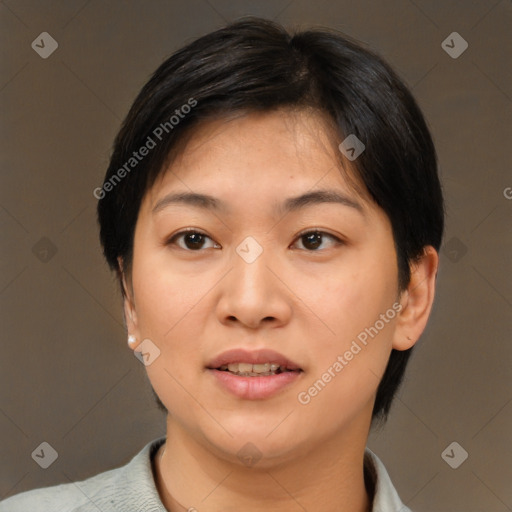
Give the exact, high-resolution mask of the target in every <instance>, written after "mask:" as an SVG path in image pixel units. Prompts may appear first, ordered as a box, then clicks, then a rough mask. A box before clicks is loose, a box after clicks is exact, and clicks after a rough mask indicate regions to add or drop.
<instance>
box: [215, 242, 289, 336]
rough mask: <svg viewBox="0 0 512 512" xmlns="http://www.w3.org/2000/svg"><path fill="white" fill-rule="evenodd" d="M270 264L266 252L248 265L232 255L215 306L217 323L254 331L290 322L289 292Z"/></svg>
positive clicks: (274, 267) (237, 256) (270, 261)
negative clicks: (229, 268) (237, 324)
mask: <svg viewBox="0 0 512 512" xmlns="http://www.w3.org/2000/svg"><path fill="white" fill-rule="evenodd" d="M272 261H274V262H275V258H273V257H272V254H270V251H266V250H263V252H262V253H261V254H260V255H259V256H258V257H257V258H256V259H255V260H254V261H252V262H248V261H246V260H245V259H244V258H243V257H242V256H240V255H239V254H238V253H236V252H235V253H234V254H233V257H232V262H231V263H232V267H231V271H230V272H229V273H228V274H227V275H226V277H225V278H224V279H223V280H222V282H221V290H220V293H221V295H220V298H219V301H218V303H217V317H218V319H219V321H220V322H221V323H223V324H225V325H232V324H234V323H239V324H241V325H243V326H245V327H248V328H250V329H257V328H260V327H264V326H265V325H268V326H272V327H280V326H283V325H285V324H287V323H288V322H289V321H290V318H291V314H292V300H293V299H292V293H291V292H290V290H289V289H288V288H287V286H286V285H285V284H284V282H283V281H284V280H283V277H282V276H280V275H279V274H280V273H279V270H278V269H277V266H276V265H275V264H274V265H272Z"/></svg>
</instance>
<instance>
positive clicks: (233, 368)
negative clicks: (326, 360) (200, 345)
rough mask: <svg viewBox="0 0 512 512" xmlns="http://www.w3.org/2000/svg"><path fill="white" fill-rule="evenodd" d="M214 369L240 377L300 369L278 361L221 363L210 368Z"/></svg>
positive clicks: (276, 373) (275, 373)
mask: <svg viewBox="0 0 512 512" xmlns="http://www.w3.org/2000/svg"><path fill="white" fill-rule="evenodd" d="M212 369H214V370H219V371H221V372H229V373H231V374H233V375H238V376H240V377H265V376H269V375H279V374H280V373H285V372H300V371H302V370H301V369H300V368H298V369H291V368H288V367H287V366H286V365H281V364H279V363H270V362H269V363H258V364H252V363H230V364H223V365H222V366H219V367H218V368H212Z"/></svg>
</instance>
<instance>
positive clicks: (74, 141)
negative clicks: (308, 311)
mask: <svg viewBox="0 0 512 512" xmlns="http://www.w3.org/2000/svg"><path fill="white" fill-rule="evenodd" d="M0 14H1V23H2V31H1V33H2V44H1V52H2V69H3V73H2V77H1V82H0V97H1V103H2V109H3V112H4V113H3V117H2V121H3V123H2V128H3V129H2V139H1V140H2V153H1V154H2V187H1V196H0V222H1V228H2V244H1V247H2V253H1V254H2V255H1V265H2V273H1V276H0V298H1V305H2V311H3V313H2V329H1V334H2V338H3V339H2V351H1V374H0V378H1V381H0V385H1V390H2V392H1V402H0V434H1V440H0V450H1V451H0V461H1V469H0V498H5V497H7V496H10V495H12V494H15V493H18V492H21V491H24V490H28V489H32V488H36V487H42V486H47V485H53V484H56V483H61V482H68V481H69V480H78V479H83V478H86V477H88V476H91V475H93V474H96V473H98V472H100V471H104V470H106V469H110V468H112V467H115V466H118V465H121V464H124V463H126V462H127V461H128V460H129V459H130V458H131V457H132V456H133V455H134V454H135V453H136V452H137V451H138V450H139V449H140V448H141V447H142V446H143V445H144V444H145V443H147V442H148V441H149V440H151V439H153V438H155V437H158V436H160V435H163V434H164V433H165V431H164V417H163V415H162V413H160V412H159V411H158V410H157V409H156V405H155V403H154V400H153V398H152V395H151V392H150V389H149V384H148V382H147V381H146V378H145V371H144V367H143V366H142V365H141V364H140V363H139V361H138V360H137V359H136V358H134V357H133V355H132V352H131V351H130V350H129V349H128V348H127V346H126V336H125V330H124V326H123V320H122V310H121V302H120V297H119V295H118V291H117V284H116V283H115V282H114V278H113V276H111V275H110V274H109V272H108V271H107V267H106V264H105V263H104V262H103V260H102V256H101V254H100V248H99V243H98V236H97V227H96V221H95V207H96V199H95V198H94V197H93V194H92V192H93V189H94V188H95V187H97V186H100V185H101V180H102V177H103V174H104V171H105V168H106V165H107V161H108V157H109V152H110V148H111V144H112V141H113V137H114V135H115V133H116V131H117V129H118V127H119V124H120V121H121V119H122V118H123V117H124V115H125V114H126V112H127V109H128V108H129V105H130V103H131V101H132V100H133V99H134V97H135V95H136V93H137V92H138V90H139V89H140V87H141V86H142V85H143V84H144V82H145V81H146V80H147V78H148V76H149V74H150V73H151V72H152V71H153V70H154V69H155V68H156V67H157V66H158V65H159V64H160V63H161V62H162V60H163V59H164V58H165V57H166V56H168V55H169V54H170V53H172V52H173V51H174V50H176V49H177V48H178V47H180V46H181V45H183V44H184V43H186V42H189V41H190V40H191V39H193V38H195V37H197V36H200V35H202V34H204V33H206V32H208V31H211V30H213V29H215V28H218V27H220V26H222V25H224V24H225V23H226V21H229V20H232V19H234V18H236V17H238V16H242V15H245V14H256V15H262V16H266V17H269V18H272V19H276V20H278V21H281V22H284V23H286V24H293V25H297V26H301V27H304V28H305V27H308V26H312V25H325V26H329V27H332V28H335V29H339V30H342V31H344V32H346V33H347V34H349V35H351V36H353V37H355V38H357V39H360V40H363V41H366V42H368V43H370V45H371V46H373V47H374V48H375V49H376V50H377V51H379V52H380V53H381V54H382V55H383V56H384V57H385V58H386V59H387V60H388V61H389V62H390V63H391V64H392V65H394V66H395V68H396V69H397V70H398V72H399V73H400V75H401V76H402V77H403V78H404V80H405V81H406V82H407V83H408V84H409V85H410V86H411V87H412V89H413V92H414V94H415V95H416V97H417V99H418V101H419V103H420V105H421V107H422V108H423V110H424V112H425V115H426V117H427V119H428V121H429V124H430V126H431V128H432V131H433V135H434V138H435V141H436V144H437V149H438V153H439V161H440V168H441V173H442V180H443V184H444V190H445V195H446V201H447V229H446V237H445V245H444V248H443V250H442V258H441V270H440V275H439V283H438V295H437V299H436V304H435V308H434V312H433V315H432V318H431V321H430V325H429V327H428V328H427V331H426V333H425V335H424V336H423V338H422V340H421V341H420V342H419V343H418V345H417V348H416V352H415V354H414V356H413V358H412V361H411V364H410V366H409V369H408V373H407V380H406V382H405V385H404V386H403V388H402V389H401V391H400V394H399V397H398V398H397V400H396V402H395V404H394V406H393V409H392V414H391V417H390V420H389V422H388V424H387V426H386V427H385V428H384V429H383V430H381V431H380V432H378V433H373V434H372V435H371V437H370V440H369V446H370V448H372V449H373V450H374V451H375V452H376V453H377V454H378V455H379V456H380V457H381V459H382V460H383V461H384V463H385V465H386V466H387V468H388V471H389V473H390V475H391V478H392V480H393V482H394V484H395V486H396V487H397V490H398V492H399V494H400V496H401V497H402V499H403V501H404V502H405V503H406V504H408V505H409V506H410V507H411V508H413V509H414V510H416V511H419V512H423V511H424V512H426V511H429V512H430V511H443V512H444V511H446V512H448V511H450V512H454V511H460V512H462V511H464V512H473V511H486V512H501V511H507V510H512V486H511V485H510V482H512V469H511V446H512V443H511V439H510V437H511V436H510V432H512V421H511V416H512V403H511V394H512V393H511V383H510V365H511V359H512V358H511V351H512V343H511V340H510V331H511V311H512V286H511V277H510V275H511V257H510V255H511V254H512V247H511V245H512V244H511V241H512V236H511V229H510V227H511V225H512V223H511V209H512V200H510V199H507V198H506V197H505V195H507V194H508V193H507V190H508V191H509V192H510V195H509V197H510V196H512V190H511V189H507V188H508V187H512V176H511V172H510V169H511V165H510V164H511V158H510V152H511V149H512V137H511V135H512V129H511V120H512V116H511V110H512V66H511V62H512V37H511V33H512V2H510V1H505V0H503V1H498V2H496V1H494V0H493V1H491V0H479V1H477V0H475V1H471V2H469V1H456V0H451V1H441V0H439V1H435V2H434V1H426V0H425V1H424V0H414V1H412V0H393V1H388V2H381V1H374V2H372V1H358V2H356V1H353V2H349V1H316V2H313V1H311V0H276V1H272V2H269V1H240V2H234V1H231V0H187V1H177V0H167V1H163V0H162V1H157V0H154V1H148V2H141V1H139V2H136V1H112V2H102V1H98V0H92V1H83V0H82V1H66V2H65V1H63V0H61V1H57V0H49V1H48V0H47V1H45V2H39V1H35V0H18V1H8V0H6V1H4V2H2V4H0ZM454 31H456V32H458V33H459V34H460V35H461V36H462V37H463V38H464V39H465V40H466V41H467V42H468V43H469V48H468V49H467V50H466V51H465V52H464V53H463V54H462V55H461V56H460V57H458V58H457V59H453V58H451V57H450V56H449V55H448V54H447V53H446V52H445V51H444V50H443V48H442V46H441V43H442V41H443V40H445V39H446V38H447V36H448V35H449V34H451V33H452V32H454ZM41 32H48V33H50V34H51V36H52V37H53V38H55V39H56V40H57V42H58V44H59V47H58V49H57V50H56V51H55V53H53V54H52V55H51V56H50V57H48V58H47V59H42V58H41V57H40V56H39V55H38V54H37V53H36V52H35V51H34V50H33V49H32V48H31V43H32V41H33V40H35V39H36V37H37V36H38V35H39V34H40V33H41ZM41 239H42V240H41ZM55 251H56V252H55ZM54 252H55V254H53V253H54ZM42 441H47V442H48V443H50V444H51V445H52V446H53V447H54V448H55V449H56V450H57V452H58V454H59V457H58V459H57V460H56V461H55V463H54V464H52V466H50V467H49V468H48V469H46V470H43V469H41V468H40V467H39V466H38V465H37V464H36V463H35V462H34V460H32V458H31V453H32V452H33V451H34V449H35V448H36V447H37V446H38V445H39V444H40V443H41V442H42ZM452 441H457V442H458V443H459V444H460V445H462V446H463V447H464V449H465V450H466V451H467V452H468V453H469V457H468V459H467V460H466V461H465V462H464V463H463V464H462V465H461V466H460V467H459V468H458V469H452V468H451V467H449V466H448V465H447V463H446V462H445V461H444V460H443V459H442V457H441V453H442V452H443V450H444V449H445V448H446V447H447V446H448V445H449V444H450V443H451V442H452ZM310 512H313V511H310Z"/></svg>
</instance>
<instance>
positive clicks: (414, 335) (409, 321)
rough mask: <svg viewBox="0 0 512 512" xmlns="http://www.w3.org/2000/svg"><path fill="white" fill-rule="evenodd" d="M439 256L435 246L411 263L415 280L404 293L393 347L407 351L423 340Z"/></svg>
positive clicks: (432, 300)
mask: <svg viewBox="0 0 512 512" xmlns="http://www.w3.org/2000/svg"><path fill="white" fill-rule="evenodd" d="M438 266H439V255H438V253H437V251H436V250H435V249H434V248H433V247H432V246H430V245H429V246H427V247H425V249H424V252H423V255H422V256H421V258H420V259H419V260H418V261H416V262H414V263H413V264H412V266H411V280H410V282H409V285H408V286H407V289H406V290H404V291H403V292H402V293H401V295H400V305H401V309H400V312H399V314H398V317H397V323H396V328H395V332H394V335H393V348H394V349H396V350H407V349H409V348H411V347H412V346H413V345H414V344H415V343H416V342H417V341H418V339H419V337H420V336H421V334H422V332H423V331H424V329H425V326H426V325H427V320H428V317H429V315H430V311H431V309H432V304H433V302H434V292H435V286H436V276H437V269H438Z"/></svg>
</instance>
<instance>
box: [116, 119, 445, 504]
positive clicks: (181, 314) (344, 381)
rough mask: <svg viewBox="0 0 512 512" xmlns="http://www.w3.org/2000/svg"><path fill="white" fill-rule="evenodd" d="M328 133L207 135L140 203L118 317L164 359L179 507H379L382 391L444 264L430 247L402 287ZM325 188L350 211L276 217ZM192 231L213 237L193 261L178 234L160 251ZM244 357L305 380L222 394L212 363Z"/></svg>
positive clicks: (158, 370)
mask: <svg viewBox="0 0 512 512" xmlns="http://www.w3.org/2000/svg"><path fill="white" fill-rule="evenodd" d="M328 134H329V130H328V129H327V126H326V124H325V122H324V120H323V119H322V117H321V116H320V115H319V114H316V113H313V112H306V111H300V112H290V111H281V112H273V113H259V114H248V115H246V116H242V117H238V118H235V119H231V120H229V121H226V120H215V121H208V122H204V123H203V124H202V125H201V126H200V127H199V128H198V129H196V131H195V132H194V136H193V137H191V138H189V140H188V141H187V143H186V145H185V147H184V148H183V149H182V151H181V152H180V154H179V156H178V157H177V158H175V159H174V160H173V161H172V163H171V164H170V166H169V168H168V170H167V171H166V172H165V173H164V174H163V175H162V177H161V179H159V180H158V181H157V182H156V183H155V184H154V186H153V187H152V188H151V189H150V190H149V191H148V193H147V194H146V195H145V197H144V200H143V202H142V205H141V208H140V212H139V217H138V221H137V224H136V229H135V238H134V256H133V263H132V267H131V269H130V273H129V274H128V273H127V274H126V275H125V276H124V285H125V293H126V297H125V304H124V305H125V316H126V322H127V328H128V332H129V333H130V334H132V335H134V336H136V339H137V342H140V341H141V340H143V339H146V338H149V339H150V340H151V341H152V342H153V343H154V344H155V345H156V346H157V347H158V348H159V349H160V351H161V353H160V356H159V357H158V358H157V359H155V360H154V362H153V363H152V364H150V365H149V366H147V367H146V369H147V372H148V377H149V379H150V381H151V384H152V386H153V387H154V389H155V391H156V393H157V394H158V396H159V397H160V399H161V401H162V402H163V403H164V405H165V406H166V408H167V409H168V411H169V414H168V417H167V442H166V444H165V445H164V446H163V447H162V449H161V450H160V453H159V454H158V456H157V458H156V461H155V480H156V484H157V487H158V490H159V492H160V496H161V498H162V501H163V503H164V505H165V506H166V508H167V509H168V510H170V511H172V512H175V511H179V510H187V509H188V508H189V507H195V508H196V509H197V510H198V511H199V512H203V511H208V512H216V511H221V510H222V511H224V512H225V511H227V510H245V511H248V512H251V511H261V510H266V511H267V512H271V511H277V510H280V511H282V510H287V511H290V512H292V511H303V510H304V509H306V510H323V511H324V512H330V511H332V512H334V511H337V512H339V511H340V510H343V511H358V512H362V511H368V510H371V507H370V500H369V496H368V493H367V491H366V489H365V486H364V480H363V455H364V449H365V445H366V441H367V437H368V432H369V427H370V421H371V412H372V407H373V403H374V400H375V393H376V390H377V386H378V384H379V381H380V378H381V376H382V374H383V373H384V369H385V367H386V363H387V361H388V358H389V355H390V352H391V349H392V348H395V349H397V350H405V349H407V348H410V347H411V346H412V345H413V344H414V343H415V342H416V340H417V339H418V338H419V336H420V335H421V333H422V331H423V329H424V327H425V324H426V322H427V318H428V315H429V313H430V309H431V306H432V301H433V298H434V287H435V276H436V272H437V266H438V256H437V253H436V251H435V250H434V249H433V248H432V247H426V248H425V253H424V255H423V257H422V258H421V259H420V260H419V261H418V262H417V263H416V264H415V265H414V266H413V267H412V276H411V282H410V284H409V286H408V288H407V289H406V290H404V291H402V292H400V291H399V290H398V285H397V282H398V269H397V258H396V252H395V247H394V242H393V234H392V231H391V225H390V222H389V219H388V218H387V216H386V215H385V213H384V212H383V211H382V210H381V209H380V208H378V207H377V206H376V205H375V204H374V203H372V202H371V201H370V199H369V198H368V196H366V195H365V193H364V192H362V193H361V192H360V193H356V191H355V190H354V187H353V183H352V182H349V181H347V179H346V176H347V172H350V167H349V164H350V162H348V161H345V162H344V164H343V165H344V167H345V171H342V170H341V169H340V154H339V151H338V149H337V148H336V145H334V144H333V143H332V138H331V137H330V136H329V135H328ZM350 183H352V185H351V184H350ZM319 189H330V190H335V191H337V192H339V193H342V194H344V195H345V196H346V197H348V198H350V200H351V201H353V202H357V203H358V204H359V205H360V209H358V208H355V207H352V206H347V205H344V204H339V203H322V204H310V205H307V206H305V207H303V208H300V209H298V210H296V211H292V212H288V213H286V214H283V213H282V212H281V213H279V212H277V211H276V210H275V208H276V205H280V204H281V203H282V202H283V201H284V200H285V199H286V198H289V197H293V196H298V195H300V194H303V193H306V192H311V191H313V190H319ZM359 190H360V191H361V190H364V188H363V187H359ZM171 192H197V193H204V194H209V195H211V196H214V197H215V198H217V199H219V200H221V201H222V202H223V203H225V205H226V208H225V210H219V211H213V210H209V209H205V208H200V207H198V206H192V205H187V204H169V205H167V206H166V207H163V208H161V209H160V210H158V211H157V212H156V213H153V212H152V210H153V208H154V206H155V205H156V204H157V203H158V201H159V200H161V199H162V198H163V197H165V196H166V195H167V194H169V193H171ZM189 227H193V228H196V229H197V230H199V231H200V232H202V233H204V234H205V235H206V238H204V245H203V248H199V249H193V248H192V249H190V248H188V249H187V247H197V245H196V246H194V245H193V244H191V243H190V239H189V238H188V239H187V237H184V236H182V237H179V238H178V239H174V242H173V243H168V242H169V240H170V239H171V238H172V235H174V234H176V233H178V232H179V231H181V230H183V229H184V228H189ZM315 229H316V230H319V231H324V232H326V233H327V234H326V235H323V237H322V238H321V245H320V246H319V247H318V248H315V246H312V244H311V242H309V243H308V239H307V238H306V237H301V236H299V235H301V234H303V232H304V231H306V232H309V231H312V230H315ZM329 235H333V236H334V237H337V238H338V239H339V240H340V242H339V243H337V242H336V240H335V239H333V238H331V237H330V236H329ZM248 236H251V237H253V238H254V239H255V240H256V241H257V242H258V243H259V245H260V246H261V247H262V248H263V252H262V254H261V255H260V256H259V257H258V258H257V259H256V260H255V261H254V262H253V263H250V264H249V263H247V262H246V261H244V259H242V258H241V257H240V256H239V255H238V254H237V252H236V248H237V246H238V245H239V244H240V243H241V242H242V241H243V240H244V239H245V238H246V237H248ZM196 240H197V238H196ZM187 242H188V246H187ZM119 262H120V265H121V267H122V260H120V261H119ZM397 301H398V302H399V303H400V307H401V311H400V312H399V314H397V315H396V316H395V317H394V318H393V319H392V320H390V321H389V322H388V323H386V324H385V327H384V328H383V329H381V330H380V331H379V333H378V335H377V336H375V337H374V338H373V339H370V340H369V342H368V344H367V346H365V347H364V348H362V350H361V351H360V352H359V353H358V354H357V355H356V356H354V358H353V359H352V360H351V361H350V362H349V363H348V364H347V365H346V366H345V367H344V368H343V370H342V371H341V372H339V373H338V374H337V375H336V377H335V378H333V379H332V380H331V381H330V382H329V383H328V384H327V385H326V386H325V388H324V389H323V390H322V391H321V392H319V393H318V394H317V395H316V396H315V397H313V398H312V399H311V401H310V402H309V403H308V404H307V405H303V404H301V403H299V401H298V398H297V395H298V393H299V392H301V391H307V389H308V388H309V387H310V386H311V385H312V384H313V383H314V382H315V381H316V380H317V379H319V378H320V377H321V376H322V374H324V373H325V372H326V371H327V369H328V368H329V367H331V366H332V365H333V363H334V362H335V361H336V359H337V357H338V355H340V354H343V353H344V352H346V351H347V350H348V349H349V348H350V345H351V343H352V341H353V340H354V339H356V337H357V335H358V334H359V333H360V332H362V331H364V329H365V328H367V327H369V326H373V325H374V324H375V322H376V320H378V319H379V315H381V314H383V313H385V312H386V311H387V310H388V309H390V308H391V307H392V305H393V304H394V303H396V302H397ZM136 347H137V345H135V346H134V347H133V348H136ZM239 347H243V348H246V349H249V350H252V349H259V348H271V349H273V350H276V351H278V352H280V353H281V354H284V355H285V356H286V357H288V358H289V359H291V360H293V361H295V362H296V363H298V364H299V366H300V367H301V368H302V369H303V373H301V375H300V377H299V379H298V380H297V381H296V382H295V383H293V384H292V385H291V386H289V387H288V388H286V389H284V390H281V391H280V392H279V393H278V394H277V395H274V396H272V397H270V398H268V399H264V400H248V399H241V398H239V397H236V396H234V395H231V394H230V393H228V392H227V391H225V390H224V388H222V387H221V386H220V385H219V384H218V383H217V381H216V379H214V378H213V377H212V375H211V374H210V373H209V372H208V371H206V369H205V366H206V365H207V363H208V362H209V361H211V359H212V358H213V357H214V356H217V355H218V354H220V353H222V352H224V351H225V350H228V349H231V348H239ZM248 442H250V443H252V444H253V445H254V446H255V447H256V448H257V450H258V451H259V453H260V454H261V459H260V460H259V461H258V462H257V463H256V464H255V465H254V466H252V467H248V466H246V465H245V464H244V463H243V462H242V461H241V460H240V459H239V458H238V457H237V453H238V451H239V450H240V449H241V448H242V447H243V446H244V445H246V443H248Z"/></svg>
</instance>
